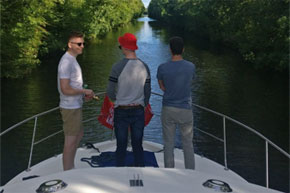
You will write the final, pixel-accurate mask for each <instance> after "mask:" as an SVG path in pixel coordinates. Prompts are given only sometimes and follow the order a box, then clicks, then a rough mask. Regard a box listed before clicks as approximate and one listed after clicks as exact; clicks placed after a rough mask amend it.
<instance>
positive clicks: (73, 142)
mask: <svg viewBox="0 0 290 193" xmlns="http://www.w3.org/2000/svg"><path fill="white" fill-rule="evenodd" d="M60 111H61V115H62V119H63V129H64V135H65V139H64V148H63V169H64V170H70V169H72V168H74V158H75V154H76V150H77V148H78V145H79V142H80V141H81V139H82V137H83V126H82V109H81V108H80V109H60Z"/></svg>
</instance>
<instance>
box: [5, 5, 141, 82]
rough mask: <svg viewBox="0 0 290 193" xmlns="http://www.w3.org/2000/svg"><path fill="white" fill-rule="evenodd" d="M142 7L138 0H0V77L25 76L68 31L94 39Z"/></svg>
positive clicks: (137, 13)
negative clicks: (81, 33)
mask: <svg viewBox="0 0 290 193" xmlns="http://www.w3.org/2000/svg"><path fill="white" fill-rule="evenodd" d="M144 9H145V8H144V6H143V3H142V2H141V0H1V29H0V35H1V77H13V78H15V77H22V76H25V75H26V74H28V73H29V72H30V71H31V70H32V69H33V68H35V67H36V66H37V65H38V64H39V63H40V61H39V56H40V55H44V54H46V53H48V52H49V51H52V50H56V49H60V48H64V47H65V44H66V41H67V39H66V38H67V35H68V33H69V32H70V31H72V30H79V31H82V32H84V33H85V34H86V38H87V39H94V38H98V37H101V36H102V35H105V34H106V33H107V32H108V31H110V30H112V29H115V28H118V27H120V26H122V25H124V24H126V23H128V22H130V21H131V20H132V19H135V18H137V17H139V16H141V15H142V13H143V11H144Z"/></svg>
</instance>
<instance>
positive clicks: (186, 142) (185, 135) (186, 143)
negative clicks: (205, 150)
mask: <svg viewBox="0 0 290 193" xmlns="http://www.w3.org/2000/svg"><path fill="white" fill-rule="evenodd" d="M179 121H180V123H179V125H180V133H181V141H182V148H183V153H184V165H185V168H186V169H193V170H194V168H195V161H194V149H193V142H192V139H193V114H192V110H187V109H181V110H180V113H179Z"/></svg>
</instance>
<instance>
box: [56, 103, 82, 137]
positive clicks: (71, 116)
mask: <svg viewBox="0 0 290 193" xmlns="http://www.w3.org/2000/svg"><path fill="white" fill-rule="evenodd" d="M60 113H61V116H62V121H63V132H64V135H65V136H76V135H78V134H79V132H80V131H81V130H83V124H82V120H83V112H82V108H79V109H63V108H60Z"/></svg>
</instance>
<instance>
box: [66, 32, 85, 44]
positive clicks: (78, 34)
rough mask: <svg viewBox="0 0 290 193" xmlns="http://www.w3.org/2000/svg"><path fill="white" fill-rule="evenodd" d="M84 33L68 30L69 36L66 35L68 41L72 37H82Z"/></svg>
mask: <svg viewBox="0 0 290 193" xmlns="http://www.w3.org/2000/svg"><path fill="white" fill-rule="evenodd" d="M83 37H84V34H83V33H82V32H79V31H72V32H70V34H69V36H68V42H69V41H70V40H71V39H72V38H83Z"/></svg>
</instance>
